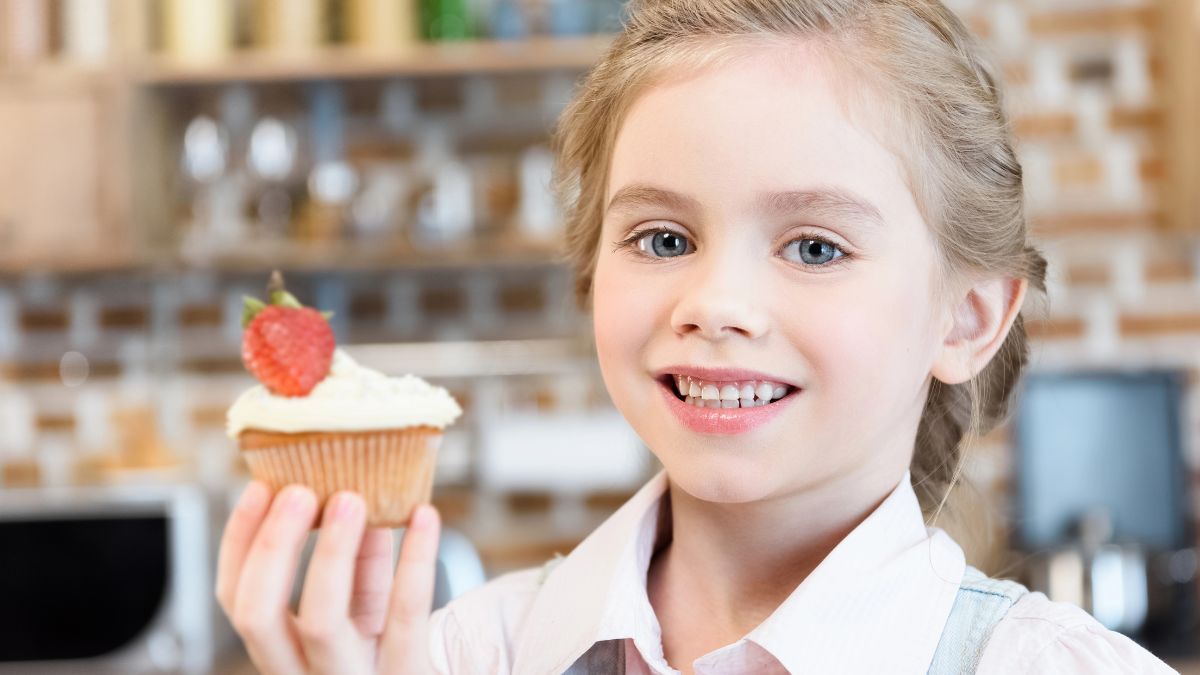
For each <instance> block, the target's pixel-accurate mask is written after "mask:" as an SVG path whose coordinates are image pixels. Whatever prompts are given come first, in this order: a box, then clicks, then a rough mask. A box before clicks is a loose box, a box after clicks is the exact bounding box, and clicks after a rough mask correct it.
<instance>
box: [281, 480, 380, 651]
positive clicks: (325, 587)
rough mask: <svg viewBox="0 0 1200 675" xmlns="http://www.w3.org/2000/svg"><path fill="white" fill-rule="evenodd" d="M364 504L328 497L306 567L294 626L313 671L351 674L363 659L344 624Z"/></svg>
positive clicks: (350, 497) (344, 495) (357, 639)
mask: <svg viewBox="0 0 1200 675" xmlns="http://www.w3.org/2000/svg"><path fill="white" fill-rule="evenodd" d="M366 516H367V505H366V504H365V503H364V502H363V500H362V497H359V496H358V495H357V494H354V493H353V492H339V493H337V494H335V495H333V497H332V498H330V499H329V503H328V504H327V505H326V507H325V515H324V517H323V518H322V519H321V532H320V534H319V535H318V536H317V544H316V546H315V547H314V548H313V554H312V558H311V559H310V560H309V563H308V576H307V578H306V579H305V581H304V592H303V593H301V595H300V613H299V615H298V616H297V618H296V627H297V629H298V630H299V632H300V639H301V641H302V642H303V643H304V653H305V656H307V657H308V663H309V666H310V667H312V669H313V670H314V671H315V672H319V673H334V672H355V671H356V670H357V666H360V665H362V666H369V665H370V663H369V662H368V663H364V664H359V663H357V662H358V661H359V660H360V659H362V657H363V652H362V637H361V636H360V635H359V634H358V633H357V632H356V631H355V630H354V627H353V626H352V625H351V623H350V621H349V611H350V592H351V589H352V588H353V583H354V566H355V561H356V560H357V558H358V549H359V544H360V543H361V542H362V538H363V529H364V528H365V526H366Z"/></svg>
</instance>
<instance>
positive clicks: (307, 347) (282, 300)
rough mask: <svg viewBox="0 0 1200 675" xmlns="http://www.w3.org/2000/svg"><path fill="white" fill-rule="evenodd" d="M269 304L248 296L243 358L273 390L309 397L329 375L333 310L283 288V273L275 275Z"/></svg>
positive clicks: (269, 288)
mask: <svg viewBox="0 0 1200 675" xmlns="http://www.w3.org/2000/svg"><path fill="white" fill-rule="evenodd" d="M267 295H268V297H269V298H270V304H266V303H264V302H262V301H261V300H258V299H256V298H251V297H247V298H246V299H245V303H246V304H245V309H244V311H243V313H242V327H243V328H244V329H245V330H244V332H243V333H242V363H244V364H245V365H246V369H247V370H249V371H250V373H251V374H253V375H254V377H255V378H256V379H258V381H259V382H261V383H262V384H263V386H265V387H266V388H267V389H269V390H270V391H271V392H272V393H274V394H278V395H280V396H307V395H308V393H309V392H310V391H312V390H313V387H315V386H317V383H319V382H320V381H321V380H323V379H325V376H326V375H328V374H329V366H330V364H331V363H332V362H333V349H334V339H333V329H332V328H330V326H329V321H328V320H327V319H328V315H327V314H323V313H321V312H318V311H317V310H315V309H312V308H311V307H305V306H303V305H301V304H300V302H299V301H298V300H296V298H295V297H294V296H293V295H292V294H291V293H288V292H287V291H286V290H284V287H283V275H281V274H280V273H279V272H278V271H276V272H275V273H274V274H272V275H271V283H270V284H269V285H268V286H267Z"/></svg>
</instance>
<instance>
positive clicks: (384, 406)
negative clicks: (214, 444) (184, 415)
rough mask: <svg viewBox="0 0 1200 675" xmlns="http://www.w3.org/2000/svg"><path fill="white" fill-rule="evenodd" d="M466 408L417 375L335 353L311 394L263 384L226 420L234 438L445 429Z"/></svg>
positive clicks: (238, 402)
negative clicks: (389, 371)
mask: <svg viewBox="0 0 1200 675" xmlns="http://www.w3.org/2000/svg"><path fill="white" fill-rule="evenodd" d="M461 414H462V408H460V407H459V406H458V402H457V401H455V400H454V397H452V396H450V392H448V391H446V390H445V389H443V388H442V387H435V386H433V385H431V384H429V383H428V382H426V381H425V380H422V379H421V378H419V377H417V376H415V375H405V376H403V377H388V376H387V375H384V374H383V373H380V372H378V371H375V370H371V369H370V368H366V367H363V366H360V365H358V364H357V363H355V361H354V359H352V358H350V356H349V355H347V354H346V353H345V352H343V351H342V350H340V349H337V350H334V352H333V364H332V365H331V367H330V369H329V375H327V376H326V377H325V379H324V380H321V382H320V383H318V384H317V386H316V387H314V388H313V390H312V391H311V392H309V393H308V396H296V397H286V396H277V395H275V394H272V393H271V392H270V391H269V390H268V389H267V388H266V387H264V386H263V385H261V384H260V385H257V386H255V387H252V388H251V389H248V390H246V391H245V392H244V393H242V395H241V396H239V397H238V399H237V400H236V401H234V403H233V407H231V408H230V409H229V414H228V416H227V419H226V431H227V433H228V434H229V436H230V438H237V437H238V434H240V433H241V432H242V431H243V430H245V429H262V430H263V431H275V432H279V433H300V432H323V431H370V430H375V429H399V428H402V427H412V426H422V425H428V426H432V427H437V428H439V429H444V428H445V427H446V426H447V425H449V424H450V423H451V422H453V421H454V420H456V419H458V416H459V415H461Z"/></svg>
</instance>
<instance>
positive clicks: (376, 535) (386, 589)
mask: <svg viewBox="0 0 1200 675" xmlns="http://www.w3.org/2000/svg"><path fill="white" fill-rule="evenodd" d="M392 537H393V535H392V530H391V529H390V528H387V527H372V528H368V529H367V531H366V532H364V533H363V539H362V545H361V546H360V547H359V549H358V564H357V566H356V571H355V575H354V593H353V594H352V595H351V596H350V621H351V622H352V623H353V624H354V625H355V627H356V628H358V630H359V632H360V633H362V634H363V635H365V636H367V637H378V636H379V634H380V633H382V632H383V625H384V622H385V621H386V620H387V610H388V596H389V594H390V593H391V591H392V545H393V544H392V542H393V538H392Z"/></svg>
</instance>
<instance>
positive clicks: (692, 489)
mask: <svg viewBox="0 0 1200 675" xmlns="http://www.w3.org/2000/svg"><path fill="white" fill-rule="evenodd" d="M728 464H729V463H726V462H714V463H712V464H711V465H709V464H708V463H706V462H695V461H690V460H685V461H684V466H681V467H674V468H673V467H672V465H671V464H670V463H667V462H664V466H666V469H667V476H668V477H669V478H670V480H671V482H672V483H674V484H675V485H676V486H678V487H679V489H681V490H683V491H684V492H686V493H687V494H688V495H689V496H691V497H693V498H695V499H698V500H701V501H706V502H713V503H718V504H744V503H747V502H755V501H759V500H762V499H766V498H767V497H769V496H770V495H771V493H772V492H773V491H774V489H775V487H776V486H775V484H774V481H772V480H771V478H770V477H771V476H772V475H773V472H771V471H769V470H765V469H763V468H762V467H758V466H755V465H754V464H752V463H748V462H739V463H738V464H740V466H729V465H728ZM774 475H778V474H777V473H775V474H774Z"/></svg>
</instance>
